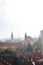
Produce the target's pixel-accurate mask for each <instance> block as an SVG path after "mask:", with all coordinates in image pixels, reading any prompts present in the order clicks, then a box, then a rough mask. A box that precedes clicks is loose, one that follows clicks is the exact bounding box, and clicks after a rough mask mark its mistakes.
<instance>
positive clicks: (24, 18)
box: [0, 0, 43, 39]
mask: <svg viewBox="0 0 43 65" xmlns="http://www.w3.org/2000/svg"><path fill="white" fill-rule="evenodd" d="M42 29H43V0H0V39H2V38H7V37H10V35H11V32H13V33H14V37H24V35H25V33H27V35H28V36H32V37H38V36H39V34H40V31H41V30H42Z"/></svg>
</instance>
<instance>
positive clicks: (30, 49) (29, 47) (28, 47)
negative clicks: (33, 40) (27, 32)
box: [27, 43, 33, 51]
mask: <svg viewBox="0 0 43 65" xmlns="http://www.w3.org/2000/svg"><path fill="white" fill-rule="evenodd" d="M27 51H33V47H32V45H31V44H30V43H28V46H27Z"/></svg>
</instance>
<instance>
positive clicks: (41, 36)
mask: <svg viewBox="0 0 43 65" xmlns="http://www.w3.org/2000/svg"><path fill="white" fill-rule="evenodd" d="M40 44H41V48H42V51H43V30H41V31H40Z"/></svg>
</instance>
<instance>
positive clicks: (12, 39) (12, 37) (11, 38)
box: [11, 32, 13, 40]
mask: <svg viewBox="0 0 43 65" xmlns="http://www.w3.org/2000/svg"><path fill="white" fill-rule="evenodd" d="M11 40H13V32H11Z"/></svg>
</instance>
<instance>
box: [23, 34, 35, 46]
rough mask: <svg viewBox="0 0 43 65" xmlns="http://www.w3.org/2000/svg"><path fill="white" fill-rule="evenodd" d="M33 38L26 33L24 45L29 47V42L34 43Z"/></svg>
mask: <svg viewBox="0 0 43 65" xmlns="http://www.w3.org/2000/svg"><path fill="white" fill-rule="evenodd" d="M33 41H34V40H33V38H32V37H31V36H27V34H26V33H25V39H24V40H23V42H22V47H27V46H28V44H29V43H30V44H32V43H33Z"/></svg>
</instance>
